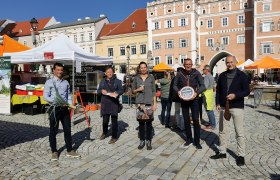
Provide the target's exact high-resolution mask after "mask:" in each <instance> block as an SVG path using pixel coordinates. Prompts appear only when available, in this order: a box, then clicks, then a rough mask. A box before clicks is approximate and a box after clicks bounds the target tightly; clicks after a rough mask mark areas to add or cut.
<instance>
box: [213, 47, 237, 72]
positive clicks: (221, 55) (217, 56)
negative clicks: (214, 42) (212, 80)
mask: <svg viewBox="0 0 280 180" xmlns="http://www.w3.org/2000/svg"><path fill="white" fill-rule="evenodd" d="M228 55H232V54H231V53H229V52H227V51H222V52H219V53H217V54H215V55H214V56H213V57H212V58H211V60H210V61H209V63H208V65H209V66H210V68H211V72H212V74H213V73H214V72H213V69H214V68H215V66H216V64H217V63H218V62H219V61H220V60H222V59H223V58H225V57H227V56H228Z"/></svg>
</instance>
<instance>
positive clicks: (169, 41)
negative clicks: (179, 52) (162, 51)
mask: <svg viewBox="0 0 280 180" xmlns="http://www.w3.org/2000/svg"><path fill="white" fill-rule="evenodd" d="M171 48H174V41H173V40H167V41H166V49H171Z"/></svg>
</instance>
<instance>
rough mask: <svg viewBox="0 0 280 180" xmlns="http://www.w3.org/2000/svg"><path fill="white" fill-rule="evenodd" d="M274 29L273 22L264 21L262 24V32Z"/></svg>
mask: <svg viewBox="0 0 280 180" xmlns="http://www.w3.org/2000/svg"><path fill="white" fill-rule="evenodd" d="M273 29H274V23H273V22H263V23H262V25H261V32H270V31H273Z"/></svg>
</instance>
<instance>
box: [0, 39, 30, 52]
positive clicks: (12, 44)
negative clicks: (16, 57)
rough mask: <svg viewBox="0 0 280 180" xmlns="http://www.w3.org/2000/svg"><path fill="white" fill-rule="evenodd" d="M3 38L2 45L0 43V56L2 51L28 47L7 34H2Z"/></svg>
mask: <svg viewBox="0 0 280 180" xmlns="http://www.w3.org/2000/svg"><path fill="white" fill-rule="evenodd" d="M3 38H4V40H3V45H0V56H3V53H11V52H20V51H26V50H29V49H30V48H29V47H27V46H25V45H23V44H21V43H19V42H17V41H15V40H13V39H12V38H10V37H9V36H7V35H3Z"/></svg>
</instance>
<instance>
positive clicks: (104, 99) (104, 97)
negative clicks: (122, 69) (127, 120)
mask: <svg viewBox="0 0 280 180" xmlns="http://www.w3.org/2000/svg"><path fill="white" fill-rule="evenodd" d="M114 73H115V72H114V69H113V68H112V67H111V66H109V67H107V68H106V70H105V77H104V79H103V80H102V81H101V82H100V84H99V87H98V90H97V93H98V95H99V96H101V116H102V117H103V123H102V127H103V132H102V134H101V136H100V138H99V139H100V140H103V139H105V138H106V137H107V136H108V125H109V121H110V117H111V121H112V138H111V140H110V141H109V144H113V143H115V142H116V141H117V139H118V113H120V111H121V109H122V105H121V104H120V102H119V97H120V95H122V94H123V86H122V81H121V80H119V79H118V78H117V77H116V75H115V74H114Z"/></svg>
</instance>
